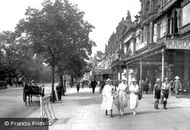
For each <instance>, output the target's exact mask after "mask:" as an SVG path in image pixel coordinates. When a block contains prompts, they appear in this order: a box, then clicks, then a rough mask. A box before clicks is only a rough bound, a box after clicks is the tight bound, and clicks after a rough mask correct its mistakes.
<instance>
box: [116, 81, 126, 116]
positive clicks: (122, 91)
mask: <svg viewBox="0 0 190 130" xmlns="http://www.w3.org/2000/svg"><path fill="white" fill-rule="evenodd" d="M127 90H128V85H127V83H126V79H124V78H123V79H122V82H121V83H120V84H119V86H118V88H117V94H118V103H117V109H118V112H119V113H120V114H121V115H123V113H124V108H125V107H127Z"/></svg>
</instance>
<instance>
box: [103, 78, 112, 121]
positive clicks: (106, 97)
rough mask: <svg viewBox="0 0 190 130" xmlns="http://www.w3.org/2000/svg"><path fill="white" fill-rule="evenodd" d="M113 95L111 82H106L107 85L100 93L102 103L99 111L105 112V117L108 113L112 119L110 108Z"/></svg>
mask: <svg viewBox="0 0 190 130" xmlns="http://www.w3.org/2000/svg"><path fill="white" fill-rule="evenodd" d="M113 94H114V86H113V85H112V81H111V80H110V79H108V80H107V84H106V85H105V86H104V89H103V91H102V95H103V101H102V104H101V109H103V110H106V113H105V115H107V114H108V111H110V116H111V117H113V114H112V108H113Z"/></svg>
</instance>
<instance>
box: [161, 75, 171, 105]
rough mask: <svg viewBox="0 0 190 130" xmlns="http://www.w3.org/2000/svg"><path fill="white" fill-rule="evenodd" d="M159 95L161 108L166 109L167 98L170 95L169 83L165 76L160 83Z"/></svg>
mask: <svg viewBox="0 0 190 130" xmlns="http://www.w3.org/2000/svg"><path fill="white" fill-rule="evenodd" d="M161 95H162V97H163V108H164V109H167V107H166V105H167V99H168V97H169V96H171V84H170V83H169V82H168V78H165V81H164V83H162V87H161Z"/></svg>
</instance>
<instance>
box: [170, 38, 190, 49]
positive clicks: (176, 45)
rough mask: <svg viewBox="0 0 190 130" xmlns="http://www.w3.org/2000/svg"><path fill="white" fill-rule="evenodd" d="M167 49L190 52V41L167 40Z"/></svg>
mask: <svg viewBox="0 0 190 130" xmlns="http://www.w3.org/2000/svg"><path fill="white" fill-rule="evenodd" d="M166 49H188V50H190V39H166Z"/></svg>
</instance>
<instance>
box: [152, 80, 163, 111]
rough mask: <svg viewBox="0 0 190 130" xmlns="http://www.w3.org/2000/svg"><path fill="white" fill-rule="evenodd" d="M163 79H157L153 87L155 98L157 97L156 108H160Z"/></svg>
mask: <svg viewBox="0 0 190 130" xmlns="http://www.w3.org/2000/svg"><path fill="white" fill-rule="evenodd" d="M161 85H162V84H161V81H160V79H159V78H157V79H156V83H155V85H154V88H153V95H154V98H155V102H154V108H155V109H159V108H158V105H159V99H160V96H161Z"/></svg>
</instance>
